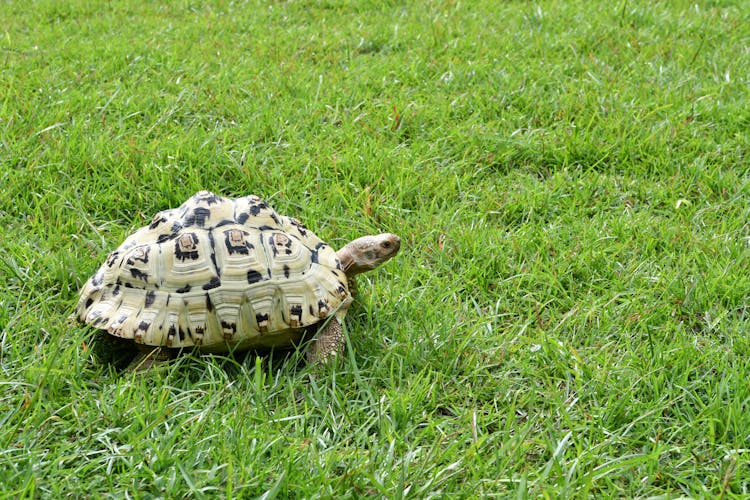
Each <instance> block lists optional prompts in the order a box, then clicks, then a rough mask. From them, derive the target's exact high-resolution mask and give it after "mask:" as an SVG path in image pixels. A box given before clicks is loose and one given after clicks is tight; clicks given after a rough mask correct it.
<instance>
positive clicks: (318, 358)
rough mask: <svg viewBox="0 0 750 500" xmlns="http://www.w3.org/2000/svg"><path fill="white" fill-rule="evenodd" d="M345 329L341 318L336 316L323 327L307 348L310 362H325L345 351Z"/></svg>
mask: <svg viewBox="0 0 750 500" xmlns="http://www.w3.org/2000/svg"><path fill="white" fill-rule="evenodd" d="M344 340H345V339H344V330H343V328H342V326H341V320H340V319H339V318H338V317H337V316H334V317H333V318H331V320H330V321H329V322H328V324H327V325H326V326H325V327H323V328H322V329H321V330H320V331H319V332H318V334H317V335H316V336H315V338H314V339H313V340H312V342H310V345H309V347H308V348H307V361H308V363H316V362H322V363H325V362H327V361H328V360H330V359H331V358H335V357H336V356H337V355H339V354H340V353H342V352H343V351H344Z"/></svg>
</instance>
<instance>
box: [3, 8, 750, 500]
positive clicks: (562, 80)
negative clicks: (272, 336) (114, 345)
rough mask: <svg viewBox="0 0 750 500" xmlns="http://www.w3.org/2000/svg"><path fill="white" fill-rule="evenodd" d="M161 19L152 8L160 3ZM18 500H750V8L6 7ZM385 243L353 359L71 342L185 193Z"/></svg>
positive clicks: (364, 287) (7, 470) (8, 461)
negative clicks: (119, 356)
mask: <svg viewBox="0 0 750 500" xmlns="http://www.w3.org/2000/svg"><path fill="white" fill-rule="evenodd" d="M158 4H164V5H158ZM0 20H2V23H0V24H1V25H2V30H0V223H1V227H2V231H1V232H0V342H1V348H2V350H1V351H0V386H1V389H2V390H0V497H22V498H23V497H36V498H60V497H61V496H68V497H74V498H75V497H91V498H96V497H104V496H112V497H125V496H128V495H129V496H131V497H133V496H135V497H143V498H150V497H159V496H161V497H165V498H179V497H183V496H191V497H198V498H200V497H204V496H205V497H210V496H220V495H226V496H227V497H256V496H261V495H262V496H264V498H273V497H278V498H286V497H293V498H302V497H316V496H321V497H337V498H340V497H352V498H355V497H379V496H382V497H389V498H390V497H394V498H398V497H402V496H404V497H412V498H427V497H441V498H448V497H451V498H452V497H471V496H500V497H505V496H514V497H518V498H525V497H546V498H559V497H563V498H564V497H586V496H597V497H613V496H617V497H634V496H635V497H648V496H663V497H666V498H671V497H679V496H692V497H720V498H732V497H736V498H740V497H744V496H745V495H747V494H749V493H750V451H749V450H750V411H748V410H749V408H748V406H749V405H750V380H749V379H750V337H749V336H748V331H749V330H750V318H749V317H748V311H749V304H748V295H749V293H748V291H750V272H749V271H750V228H749V227H748V221H750V203H749V202H748V200H749V199H750V198H749V196H750V162H749V161H748V153H749V152H750V134H749V133H748V130H750V106H748V103H749V102H750V80H749V79H748V75H750V52H749V51H748V47H749V46H750V9H748V6H747V3H746V2H740V1H731V0H726V1H720V0H716V1H712V2H687V1H673V2H646V1H641V0H624V1H620V2H578V1H571V2H554V1H540V2H498V1H492V0H477V1H468V2H466V1H465V2H456V1H451V0H444V1H425V2H411V1H395V0H393V1H368V0H363V1H348V0H329V1H322V0H321V1H312V0H309V1H288V2H268V3H266V2H257V1H249V2H227V1H215V2H211V3H208V4H202V3H200V2H198V3H195V2H169V3H165V2H158V3H153V2H137V1H122V2H114V3H101V4H100V3H91V2H81V1H78V0H74V1H70V2H57V1H43V2H34V4H33V5H32V6H29V4H28V3H22V2H4V3H3V4H2V5H0ZM200 189H209V190H213V191H216V192H219V193H221V194H224V195H227V196H240V195H245V194H249V193H254V194H257V195H260V196H262V197H264V198H266V199H267V200H269V201H270V202H271V204H272V205H273V206H274V207H275V208H276V209H277V210H278V211H279V212H281V213H285V214H289V215H294V216H296V217H298V218H300V219H301V220H303V221H305V222H306V223H307V225H308V226H309V227H311V228H312V229H314V230H315V232H316V233H317V234H318V235H319V236H320V237H322V238H323V239H325V240H327V241H329V242H331V243H332V244H334V246H339V245H341V244H342V243H344V242H346V241H347V240H350V239H352V238H354V237H356V236H359V235H362V234H366V233H372V232H380V231H392V232H396V233H398V234H400V235H401V236H402V238H403V243H404V244H403V250H402V253H401V254H400V255H399V256H398V257H397V258H396V259H395V260H394V261H392V262H390V263H389V264H387V265H386V266H385V267H383V268H382V269H380V270H378V271H377V272H374V273H372V274H370V275H367V276H366V278H365V279H363V280H361V281H360V284H359V290H360V296H359V298H358V301H357V303H356V305H355V307H354V309H353V310H352V312H351V313H350V315H349V318H348V320H349V321H348V325H347V326H348V328H347V330H348V336H349V349H348V351H347V355H346V356H345V358H344V359H342V360H340V362H339V363H337V364H335V365H331V366H326V367H324V368H323V369H315V368H313V367H308V366H306V365H305V364H304V363H302V362H300V359H301V357H300V356H298V355H293V356H291V357H284V356H282V355H280V354H275V355H274V356H273V357H272V358H271V359H269V358H266V357H256V356H255V355H254V354H250V355H248V356H236V357H225V358H222V357H200V356H186V357H182V358H180V359H179V360H178V361H176V362H175V363H174V364H173V365H171V366H170V367H169V368H168V369H166V370H161V371H155V372H151V373H147V374H142V375H140V374H139V375H136V376H133V375H127V376H123V375H121V374H120V373H119V372H118V371H117V370H116V366H115V365H114V364H112V363H108V362H105V361H102V359H100V357H99V356H98V355H97V352H99V351H100V350H101V349H100V347H101V346H102V345H103V343H105V339H103V338H102V337H101V336H100V335H98V334H96V333H95V332H93V331H91V330H90V329H87V328H84V327H81V326H79V325H73V324H70V323H68V321H67V317H68V315H69V314H70V313H71V311H72V308H73V306H74V304H75V302H76V300H77V292H78V290H79V288H80V287H81V285H82V284H83V282H84V281H85V280H86V279H87V278H88V276H89V275H90V274H91V273H93V272H94V270H95V269H96V268H97V267H98V265H99V264H100V262H101V261H102V260H103V259H104V257H105V256H106V254H107V253H108V252H109V251H110V250H112V249H113V248H115V247H116V246H117V245H119V243H120V242H121V241H122V240H123V239H124V237H125V236H126V235H127V234H128V233H129V232H130V231H132V230H133V229H135V228H136V227H139V226H141V225H144V224H146V223H147V222H148V221H149V220H150V217H151V215H152V214H153V213H155V212H156V211H158V210H162V209H165V208H169V207H173V206H176V205H178V204H180V203H181V202H182V201H184V200H185V199H186V198H188V197H189V196H190V195H192V194H193V193H194V192H195V191H198V190H200Z"/></svg>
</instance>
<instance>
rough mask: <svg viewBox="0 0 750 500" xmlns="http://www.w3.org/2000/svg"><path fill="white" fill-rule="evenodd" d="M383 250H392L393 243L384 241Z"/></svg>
mask: <svg viewBox="0 0 750 500" xmlns="http://www.w3.org/2000/svg"><path fill="white" fill-rule="evenodd" d="M383 248H391V242H390V241H384V242H383Z"/></svg>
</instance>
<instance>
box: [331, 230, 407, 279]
mask: <svg viewBox="0 0 750 500" xmlns="http://www.w3.org/2000/svg"><path fill="white" fill-rule="evenodd" d="M399 248H401V238H399V237H398V236H396V235H395V234H391V233H383V234H375V235H370V236H363V237H361V238H357V239H356V240H354V241H352V242H350V243H349V244H348V245H346V246H345V247H344V248H342V249H341V250H339V251H338V252H336V257H338V259H339V261H341V267H342V268H343V269H344V272H345V273H346V275H347V276H348V277H350V278H351V277H352V276H355V275H357V274H359V273H363V272H366V271H371V270H372V269H375V268H376V267H378V266H379V265H380V264H382V263H383V262H385V261H387V260H388V259H390V258H391V257H393V256H394V255H396V254H397V253H398V249H399Z"/></svg>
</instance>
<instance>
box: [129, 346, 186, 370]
mask: <svg viewBox="0 0 750 500" xmlns="http://www.w3.org/2000/svg"><path fill="white" fill-rule="evenodd" d="M173 357H174V356H173V354H172V352H171V349H168V348H164V347H155V346H150V345H143V344H138V354H136V355H135V358H133V361H131V362H130V364H129V365H128V366H127V368H125V372H126V373H132V372H141V371H144V370H149V369H151V368H153V367H154V366H156V365H160V364H165V363H166V362H167V361H169V360H171V359H172V358H173Z"/></svg>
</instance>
